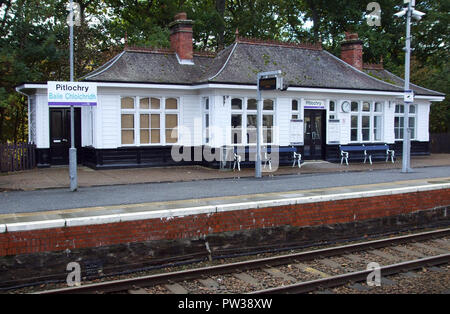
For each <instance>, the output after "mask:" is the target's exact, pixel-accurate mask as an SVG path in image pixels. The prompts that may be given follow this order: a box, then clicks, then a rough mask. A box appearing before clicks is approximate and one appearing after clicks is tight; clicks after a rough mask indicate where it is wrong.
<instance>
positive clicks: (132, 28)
mask: <svg viewBox="0 0 450 314" xmlns="http://www.w3.org/2000/svg"><path fill="white" fill-rule="evenodd" d="M75 2H77V3H79V4H80V8H81V26H79V27H75V77H82V76H83V75H85V74H87V73H89V72H90V71H92V70H93V69H95V68H97V67H98V66H100V65H101V64H103V63H104V62H106V61H107V60H109V59H111V58H112V57H113V56H114V55H115V54H117V53H118V52H119V51H121V50H122V49H123V45H124V44H125V37H126V34H127V37H128V44H129V45H137V46H152V47H169V46H170V40H169V36H170V32H169V29H168V25H169V23H170V22H172V21H173V18H174V15H175V14H176V13H178V12H181V11H184V12H187V14H188V18H190V19H192V20H194V22H195V23H194V29H193V30H194V34H193V36H194V45H195V47H196V48H197V49H202V50H210V51H218V50H220V49H223V47H225V46H227V45H230V44H232V43H233V42H234V40H235V36H236V35H235V32H236V29H238V31H239V35H240V36H245V37H254V38H260V39H276V40H283V41H292V42H316V41H319V40H320V41H322V43H323V45H324V47H325V49H327V50H329V51H330V52H331V53H333V54H335V55H337V56H339V55H340V44H341V42H342V40H343V39H344V32H345V31H355V32H358V33H359V36H360V38H361V39H362V40H363V41H364V61H365V62H379V61H380V60H381V59H382V58H383V61H384V64H385V67H386V68H387V69H388V70H390V71H392V72H394V73H395V74H397V75H399V76H401V77H402V76H403V72H404V52H403V47H404V40H405V19H404V18H401V19H395V18H393V14H394V13H395V12H397V11H399V10H400V9H401V6H402V1H400V0H378V1H377V2H378V3H379V4H380V6H381V9H382V15H381V26H379V27H377V26H369V25H367V23H366V17H365V15H366V14H367V13H368V12H366V6H367V4H368V3H369V2H370V1H355V0H265V1H263V0H151V1H150V0H75ZM67 4H68V0H65V1H60V0H6V1H1V0H0V142H4V141H19V140H26V137H27V136H26V119H27V112H26V108H27V104H26V100H25V97H23V96H22V95H20V94H18V93H17V92H15V86H17V85H18V84H20V83H23V82H45V81H47V80H67V79H69V53H68V45H69V44H68V27H67V24H66V18H67V15H68V12H67V10H66V7H67ZM417 9H418V10H420V11H423V12H425V13H426V16H425V17H424V18H423V19H422V20H421V21H419V22H414V25H413V28H412V34H413V47H414V48H415V51H414V53H413V56H414V58H415V59H414V62H413V64H412V68H411V71H412V75H411V81H412V82H414V83H416V84H418V85H421V86H424V87H427V88H430V89H433V90H438V91H441V92H444V93H446V94H447V95H448V94H449V93H450V90H449V86H450V84H449V79H450V78H449V70H450V69H449V63H448V62H449V61H448V60H449V59H450V58H449V57H450V56H449V51H450V47H449V42H450V38H449V36H450V30H449V25H450V14H449V12H450V2H449V1H435V0H421V1H417ZM266 62H270V61H266ZM431 108H432V109H431V117H430V130H431V132H444V131H448V129H449V124H450V117H449V110H450V109H449V98H448V97H447V98H446V100H445V101H444V102H442V103H434V104H433V105H432V107H431Z"/></svg>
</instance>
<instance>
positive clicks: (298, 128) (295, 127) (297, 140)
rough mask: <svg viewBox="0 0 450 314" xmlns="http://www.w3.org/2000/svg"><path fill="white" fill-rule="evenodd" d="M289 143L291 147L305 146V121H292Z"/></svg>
mask: <svg viewBox="0 0 450 314" xmlns="http://www.w3.org/2000/svg"><path fill="white" fill-rule="evenodd" d="M289 141H290V143H291V145H303V120H299V119H293V120H291V128H290V132H289Z"/></svg>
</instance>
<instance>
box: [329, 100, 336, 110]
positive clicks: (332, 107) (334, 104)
mask: <svg viewBox="0 0 450 314" xmlns="http://www.w3.org/2000/svg"><path fill="white" fill-rule="evenodd" d="M335 110H336V103H335V102H334V101H330V111H331V112H334V111H335Z"/></svg>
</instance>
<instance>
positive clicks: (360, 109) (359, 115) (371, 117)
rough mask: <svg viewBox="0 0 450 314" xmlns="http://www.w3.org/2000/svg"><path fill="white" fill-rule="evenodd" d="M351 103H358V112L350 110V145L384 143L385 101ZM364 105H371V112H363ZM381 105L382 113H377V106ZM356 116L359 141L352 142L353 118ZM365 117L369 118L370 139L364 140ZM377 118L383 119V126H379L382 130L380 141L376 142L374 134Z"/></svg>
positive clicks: (355, 101)
mask: <svg viewBox="0 0 450 314" xmlns="http://www.w3.org/2000/svg"><path fill="white" fill-rule="evenodd" d="M351 103H358V110H357V111H351V110H350V143H382V142H383V135H384V134H383V126H384V119H383V111H384V102H383V101H378V100H375V101H367V100H360V101H358V100H352V101H351ZM364 103H368V104H369V111H363V105H364ZM376 103H379V104H380V105H381V111H378V112H376V111H375V107H376V106H375V104H376ZM353 116H356V117H357V121H358V125H357V139H356V140H352V138H351V133H352V132H351V131H352V129H354V128H352V124H351V123H352V117H353ZM363 117H369V139H368V140H363V125H362V122H363V121H362V120H363ZM375 117H380V118H381V124H380V125H379V126H378V128H379V129H380V132H381V133H380V139H379V140H375V133H374V130H375V129H374V127H375Z"/></svg>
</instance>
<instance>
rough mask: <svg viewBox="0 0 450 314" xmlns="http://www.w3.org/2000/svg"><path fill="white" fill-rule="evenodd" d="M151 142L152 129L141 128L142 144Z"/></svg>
mask: <svg viewBox="0 0 450 314" xmlns="http://www.w3.org/2000/svg"><path fill="white" fill-rule="evenodd" d="M148 143H150V131H149V130H142V129H141V144H148Z"/></svg>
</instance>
